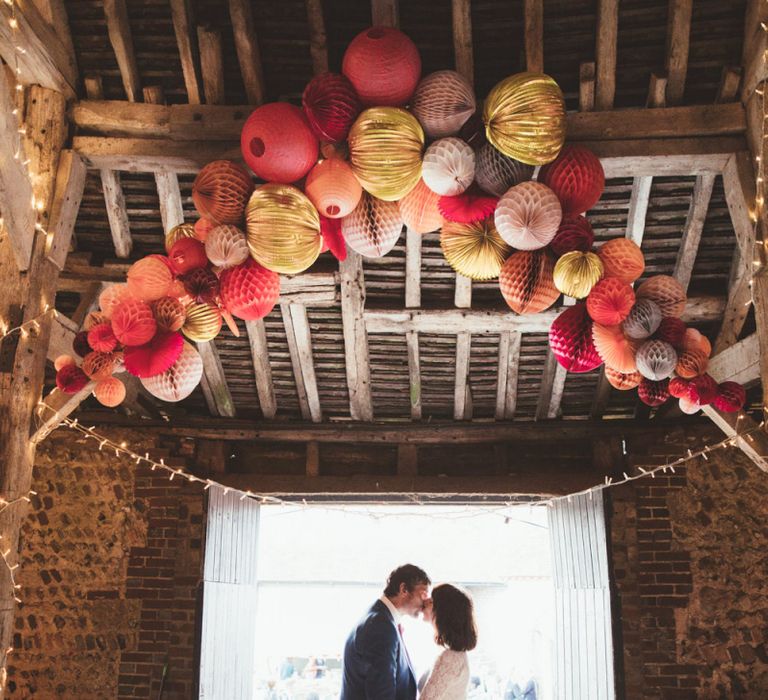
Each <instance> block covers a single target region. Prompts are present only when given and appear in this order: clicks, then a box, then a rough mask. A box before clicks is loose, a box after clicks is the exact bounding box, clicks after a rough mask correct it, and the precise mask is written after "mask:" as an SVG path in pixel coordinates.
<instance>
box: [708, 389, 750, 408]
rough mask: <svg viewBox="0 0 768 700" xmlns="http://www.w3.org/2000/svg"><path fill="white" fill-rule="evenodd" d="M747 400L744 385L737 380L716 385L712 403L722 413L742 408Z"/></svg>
mask: <svg viewBox="0 0 768 700" xmlns="http://www.w3.org/2000/svg"><path fill="white" fill-rule="evenodd" d="M746 401H747V392H746V391H744V387H743V386H741V384H738V383H737V382H723V383H722V384H720V385H718V388H717V396H716V397H715V400H714V404H715V408H716V409H717V410H718V411H723V412H724V413H735V412H736V411H740V410H741V409H742V408H744V404H745V403H746Z"/></svg>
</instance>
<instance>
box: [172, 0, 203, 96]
mask: <svg viewBox="0 0 768 700" xmlns="http://www.w3.org/2000/svg"><path fill="white" fill-rule="evenodd" d="M170 3H171V16H172V17H173V31H174V33H175V34H176V45H177V46H178V47H179V57H180V58H181V70H182V73H183V74H184V85H185V87H186V89H187V101H188V102H189V104H192V105H199V104H200V103H201V102H202V101H203V100H202V94H203V92H202V90H201V89H200V71H199V67H198V54H197V40H196V37H194V35H193V31H192V27H193V26H194V20H193V18H192V6H191V1H190V0H170Z"/></svg>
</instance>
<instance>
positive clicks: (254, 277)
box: [220, 258, 280, 321]
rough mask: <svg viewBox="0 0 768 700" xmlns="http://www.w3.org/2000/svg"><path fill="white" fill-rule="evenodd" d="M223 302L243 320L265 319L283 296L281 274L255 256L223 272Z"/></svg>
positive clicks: (232, 312)
mask: <svg viewBox="0 0 768 700" xmlns="http://www.w3.org/2000/svg"><path fill="white" fill-rule="evenodd" d="M220 283H221V303H222V304H223V306H224V308H225V309H226V310H227V311H229V313H231V314H232V315H233V316H237V317H238V318H242V319H243V320H244V321H255V320H257V319H259V318H264V317H265V316H266V315H267V314H268V313H269V312H270V311H272V309H273V308H274V306H275V304H277V301H278V299H279V298H280V276H279V275H278V274H277V273H276V272H272V270H268V269H267V268H266V267H262V266H261V265H259V263H257V262H256V261H255V260H253V259H252V258H249V259H248V260H246V261H245V262H244V263H243V264H242V265H238V266H237V267H231V268H229V269H228V270H224V272H222V273H221V278H220Z"/></svg>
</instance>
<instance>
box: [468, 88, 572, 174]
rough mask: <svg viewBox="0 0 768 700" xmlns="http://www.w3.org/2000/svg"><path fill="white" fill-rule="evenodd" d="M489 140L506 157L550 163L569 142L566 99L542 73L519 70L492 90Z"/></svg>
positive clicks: (487, 115)
mask: <svg viewBox="0 0 768 700" xmlns="http://www.w3.org/2000/svg"><path fill="white" fill-rule="evenodd" d="M483 122H484V123H485V133H486V136H487V137H488V140H489V141H490V142H491V143H492V144H493V145H494V146H495V147H496V148H497V149H498V150H499V151H501V152H502V153H503V154H504V155H505V156H509V157H510V158H516V159H517V160H520V161H522V162H523V163H528V164H529V165H544V164H546V163H550V162H551V161H553V160H554V159H555V158H557V155H558V154H559V153H560V149H561V148H562V147H563V142H564V141H565V101H564V100H563V93H562V92H561V91H560V88H559V87H558V85H557V83H556V82H555V81H554V80H553V79H552V78H550V77H549V76H548V75H544V74H542V73H518V74H517V75H512V76H510V77H508V78H505V79H504V80H502V81H501V82H500V83H498V84H497V85H496V86H495V87H494V88H493V89H492V90H491V92H490V93H489V95H488V97H487V98H486V100H485V104H484V106H483Z"/></svg>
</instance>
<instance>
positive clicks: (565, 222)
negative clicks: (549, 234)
mask: <svg viewBox="0 0 768 700" xmlns="http://www.w3.org/2000/svg"><path fill="white" fill-rule="evenodd" d="M594 242H595V233H594V231H593V230H592V225H591V224H590V223H589V221H587V220H586V219H585V218H584V217H583V216H578V215H573V214H565V215H564V216H563V218H562V220H561V221H560V226H558V228H557V233H556V234H555V237H554V238H553V239H552V242H551V243H550V244H549V247H550V248H552V252H553V253H554V254H555V255H557V256H558V257H560V256H561V255H565V254H566V253H570V252H571V251H574V250H580V251H582V252H583V253H587V252H589V251H590V250H592V244H593V243H594Z"/></svg>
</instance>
